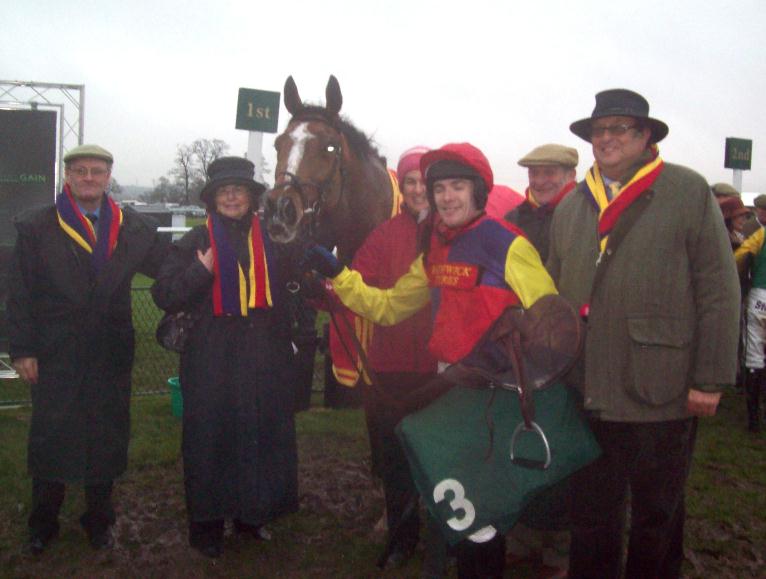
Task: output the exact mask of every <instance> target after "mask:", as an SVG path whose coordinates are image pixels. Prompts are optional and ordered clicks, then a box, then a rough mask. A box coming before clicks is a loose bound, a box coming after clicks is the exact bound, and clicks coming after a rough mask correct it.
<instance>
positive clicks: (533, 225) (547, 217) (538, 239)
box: [505, 200, 555, 263]
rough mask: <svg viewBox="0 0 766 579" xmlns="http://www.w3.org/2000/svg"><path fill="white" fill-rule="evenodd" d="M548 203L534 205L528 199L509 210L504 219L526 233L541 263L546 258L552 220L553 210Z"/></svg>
mask: <svg viewBox="0 0 766 579" xmlns="http://www.w3.org/2000/svg"><path fill="white" fill-rule="evenodd" d="M554 209H555V207H551V206H550V204H548V205H542V206H540V207H535V206H534V205H532V204H531V203H530V202H529V201H527V200H524V202H523V203H521V204H520V205H518V206H517V207H515V208H514V209H513V210H512V211H509V212H508V214H507V215H506V216H505V220H506V221H510V222H511V223H513V224H514V225H515V226H516V227H519V228H520V229H521V230H522V231H523V232H524V233H525V234H526V235H527V238H528V239H529V241H530V242H531V243H532V245H534V246H535V249H536V250H537V252H538V253H539V254H540V259H542V261H543V263H545V260H546V259H548V247H549V245H550V243H549V239H548V238H549V237H550V231H551V222H552V221H553V210H554Z"/></svg>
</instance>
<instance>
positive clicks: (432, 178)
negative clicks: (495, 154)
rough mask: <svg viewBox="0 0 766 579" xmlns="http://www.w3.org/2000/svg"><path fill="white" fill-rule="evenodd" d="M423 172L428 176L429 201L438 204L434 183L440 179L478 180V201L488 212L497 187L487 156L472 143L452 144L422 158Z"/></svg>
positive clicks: (475, 198)
mask: <svg viewBox="0 0 766 579" xmlns="http://www.w3.org/2000/svg"><path fill="white" fill-rule="evenodd" d="M420 172H421V173H422V174H423V175H424V176H425V179H426V187H427V191H428V200H429V202H430V203H431V205H432V206H433V205H434V193H433V186H434V182H436V181H438V180H439V179H449V178H465V179H471V180H473V181H474V185H475V186H474V201H475V202H476V207H477V208H478V209H484V206H485V205H486V204H487V198H488V196H489V192H490V191H491V190H492V187H493V186H494V176H493V174H492V167H490V166H489V161H488V160H487V157H485V156H484V153H482V152H481V151H480V150H479V149H477V148H476V147H474V146H473V145H472V144H470V143H448V144H446V145H444V146H443V147H441V148H439V149H435V150H433V151H429V152H428V153H426V154H425V155H423V157H421V159H420Z"/></svg>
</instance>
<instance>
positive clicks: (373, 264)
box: [352, 146, 436, 568]
mask: <svg viewBox="0 0 766 579" xmlns="http://www.w3.org/2000/svg"><path fill="white" fill-rule="evenodd" d="M429 150H430V149H428V148H427V147H422V146H421V147H413V148H411V149H408V150H407V151H405V152H404V153H402V156H401V157H400V158H399V163H398V165H397V167H396V173H397V178H398V181H399V189H400V190H401V192H402V198H403V203H402V207H401V213H400V214H399V215H397V216H396V217H393V218H391V219H389V220H388V221H386V222H384V223H382V224H381V225H379V226H378V227H377V228H376V229H375V230H374V231H373V232H372V233H371V234H370V236H369V237H368V238H367V240H366V241H365V242H364V245H362V247H360V248H359V250H358V251H357V252H356V255H355V257H354V261H353V264H352V267H353V268H354V269H355V270H356V271H358V272H359V273H360V274H361V275H362V277H363V278H364V281H365V283H367V284H368V285H370V286H374V287H378V288H383V289H385V288H390V287H392V286H393V285H394V283H396V280H397V279H399V278H400V277H401V276H402V275H404V274H405V273H406V272H407V270H408V269H409V266H410V264H411V263H412V262H413V261H414V260H415V258H416V257H417V255H418V231H419V228H420V225H421V224H422V223H423V221H424V219H425V218H426V217H427V216H428V213H429V205H428V197H427V195H426V186H425V182H424V181H423V176H422V175H421V173H420V158H421V157H422V156H423V154H424V153H426V152H428V151H429ZM430 328H431V313H430V311H429V310H428V308H423V309H421V310H420V311H419V312H418V313H416V314H415V315H414V316H412V317H411V318H409V319H407V320H405V321H403V322H401V323H399V324H396V325H394V326H376V327H375V329H374V331H373V334H372V336H373V337H372V343H371V344H370V349H369V351H368V353H367V356H368V360H369V362H370V366H371V367H372V370H373V371H374V374H375V378H374V379H375V387H374V388H365V390H364V408H365V413H366V417H367V428H368V431H369V436H370V448H371V449H372V462H373V470H375V471H376V474H377V475H378V476H380V478H381V479H382V481H383V492H384V495H385V499H386V516H387V523H388V533H389V537H388V546H389V549H388V550H389V553H388V557H387V558H386V560H385V561H382V563H383V564H385V566H386V567H389V568H390V567H397V566H399V565H401V564H403V563H404V562H405V561H406V560H407V559H409V557H410V556H411V555H412V553H413V552H414V550H415V547H416V545H417V542H418V535H419V530H420V521H419V517H418V509H417V491H416V490H415V486H414V483H413V481H412V477H411V475H410V470H409V466H408V465H407V458H406V457H405V455H404V452H403V450H402V448H401V446H400V444H399V441H398V439H397V438H396V435H395V434H394V427H395V426H396V424H397V423H398V422H399V421H400V420H401V419H402V418H403V415H402V410H401V408H398V407H396V406H394V405H393V404H392V401H396V400H401V399H403V398H404V397H406V396H407V394H408V393H410V392H412V391H413V390H415V389H416V388H419V387H421V386H423V385H424V384H426V383H427V382H428V381H429V380H430V379H431V378H432V377H433V376H434V374H435V373H436V360H435V359H434V357H433V356H432V355H431V354H430V353H429V352H428V349H427V342H428V335H429V333H430ZM376 388H378V389H380V390H382V391H383V392H384V393H385V395H386V396H384V397H381V396H380V395H378V394H376Z"/></svg>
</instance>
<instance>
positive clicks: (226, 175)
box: [199, 157, 266, 205]
mask: <svg viewBox="0 0 766 579" xmlns="http://www.w3.org/2000/svg"><path fill="white" fill-rule="evenodd" d="M207 174H208V177H209V180H208V182H207V183H205V187H203V189H202V191H201V192H200V194H199V196H200V199H202V201H203V202H205V203H206V204H208V205H209V204H211V203H212V202H213V197H214V196H215V192H216V191H217V190H218V188H219V187H225V186H226V185H245V186H247V187H248V188H249V189H250V193H252V195H253V201H256V200H257V198H258V197H259V196H260V195H261V193H263V192H264V191H265V190H266V185H264V184H263V183H259V182H258V181H256V180H255V179H254V177H255V165H253V163H252V162H251V161H248V160H247V159H245V158H244V157H220V158H218V159H216V160H215V161H213V162H212V163H210V166H209V167H208V168H207Z"/></svg>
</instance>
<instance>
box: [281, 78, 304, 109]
mask: <svg viewBox="0 0 766 579" xmlns="http://www.w3.org/2000/svg"><path fill="white" fill-rule="evenodd" d="M284 95H285V108H286V109H287V112H288V113H290V114H291V115H293V116H295V115H296V114H297V113H298V112H299V111H300V110H301V109H302V108H303V101H302V100H301V96H300V95H299V94H298V87H297V86H295V81H294V80H293V77H292V75H290V76H288V77H287V80H286V81H285V90H284Z"/></svg>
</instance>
